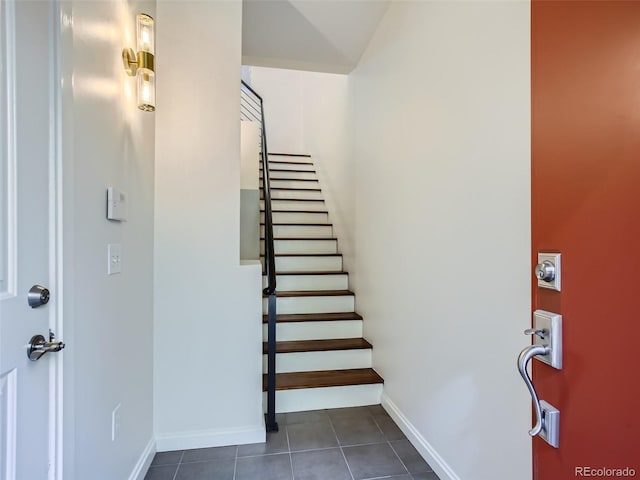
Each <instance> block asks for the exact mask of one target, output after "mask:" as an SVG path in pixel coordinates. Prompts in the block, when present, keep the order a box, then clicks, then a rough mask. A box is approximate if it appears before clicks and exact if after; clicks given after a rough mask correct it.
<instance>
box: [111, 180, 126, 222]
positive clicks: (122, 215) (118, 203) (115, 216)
mask: <svg viewBox="0 0 640 480" xmlns="http://www.w3.org/2000/svg"><path fill="white" fill-rule="evenodd" d="M107 218H108V219H109V220H115V221H118V222H122V221H124V220H126V219H127V194H126V193H125V192H123V191H122V190H119V189H117V188H113V187H109V188H107Z"/></svg>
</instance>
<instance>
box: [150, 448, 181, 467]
mask: <svg viewBox="0 0 640 480" xmlns="http://www.w3.org/2000/svg"><path fill="white" fill-rule="evenodd" d="M181 458H182V450H176V451H173V452H158V453H156V456H155V457H153V462H151V465H153V466H157V465H177V464H179V463H180V459H181Z"/></svg>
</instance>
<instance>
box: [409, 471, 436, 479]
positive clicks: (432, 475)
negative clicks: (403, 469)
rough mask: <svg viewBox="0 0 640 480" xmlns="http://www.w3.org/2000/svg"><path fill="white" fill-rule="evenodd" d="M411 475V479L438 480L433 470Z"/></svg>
mask: <svg viewBox="0 0 640 480" xmlns="http://www.w3.org/2000/svg"><path fill="white" fill-rule="evenodd" d="M411 477H412V478H413V480H440V477H439V476H438V475H436V474H435V473H433V472H425V473H414V474H412V475H411Z"/></svg>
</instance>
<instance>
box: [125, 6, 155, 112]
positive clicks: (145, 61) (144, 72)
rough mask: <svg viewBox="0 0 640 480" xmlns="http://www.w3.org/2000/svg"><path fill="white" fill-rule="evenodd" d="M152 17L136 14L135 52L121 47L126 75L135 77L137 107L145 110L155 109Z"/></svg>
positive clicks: (151, 110)
mask: <svg viewBox="0 0 640 480" xmlns="http://www.w3.org/2000/svg"><path fill="white" fill-rule="evenodd" d="M154 33H155V32H154V21H153V18H152V17H150V16H149V15H147V14H145V13H139V14H138V15H137V16H136V36H137V53H134V51H133V50H132V49H131V48H124V49H122V63H123V64H124V70H125V72H127V75H130V76H132V77H133V76H136V77H137V82H136V83H137V84H138V85H137V86H138V88H137V90H138V108H139V109H140V110H144V111H145V112H153V111H155V109H156V80H155V71H154V66H153V54H154V50H155V35H154Z"/></svg>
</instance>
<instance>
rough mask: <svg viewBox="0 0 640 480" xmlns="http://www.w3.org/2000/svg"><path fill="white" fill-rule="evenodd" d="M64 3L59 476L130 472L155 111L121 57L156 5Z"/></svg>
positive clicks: (140, 448) (147, 402) (146, 436)
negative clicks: (115, 264) (117, 197)
mask: <svg viewBox="0 0 640 480" xmlns="http://www.w3.org/2000/svg"><path fill="white" fill-rule="evenodd" d="M61 6H62V10H63V13H64V15H63V16H62V22H63V24H62V28H61V43H60V46H59V47H60V54H61V72H60V73H61V76H62V85H63V91H62V101H61V114H62V125H61V127H62V128H61V131H62V158H63V170H62V172H61V173H62V180H63V188H62V192H60V193H61V194H62V198H63V222H64V223H63V230H64V231H63V240H64V260H63V271H62V273H63V280H64V283H63V285H64V290H63V311H62V318H63V319H64V334H63V337H62V338H63V339H64V341H65V342H66V344H67V348H66V349H65V351H64V356H63V358H64V411H65V418H64V421H65V429H64V455H65V458H64V460H65V461H64V467H65V471H64V478H69V479H85V478H91V479H95V480H113V479H126V478H129V476H130V475H131V474H132V473H134V472H136V471H140V470H141V469H144V465H142V464H141V463H139V462H144V460H145V459H148V456H149V454H150V453H151V449H152V447H153V385H152V382H153V366H152V362H153V342H152V332H153V209H154V205H153V203H154V191H153V190H154V186H153V182H154V179H153V177H154V165H153V161H154V130H155V127H154V124H155V118H154V115H153V114H149V113H145V112H142V111H140V110H138V109H137V107H136V104H135V98H133V95H132V93H133V89H134V86H135V79H133V78H131V77H127V76H126V75H125V74H124V71H123V68H122V62H121V60H120V55H121V50H122V48H123V47H124V46H129V45H131V43H129V42H128V41H127V39H132V38H133V35H134V32H135V23H134V18H135V14H136V13H138V12H139V11H144V12H147V13H149V14H151V15H154V13H155V2H153V1H147V2H139V1H134V2H125V1H116V2H84V1H75V0H70V1H64V2H62V4H61ZM55 18H60V16H59V15H57V14H56V15H55ZM71 19H73V22H71V21H70V20H71ZM40 121H45V117H44V116H41V117H40ZM108 186H116V187H120V188H121V189H123V190H124V191H125V192H127V193H128V198H129V209H128V218H127V221H126V222H122V223H118V222H111V221H108V220H107V219H106V215H105V214H106V189H107V187H108ZM108 243H120V244H121V245H122V259H123V261H122V262H123V263H122V273H121V274H119V275H113V276H107V244H108ZM118 404H120V405H121V408H120V422H119V431H118V436H117V438H116V441H115V442H112V441H111V413H112V411H113V409H114V408H115V407H116V406H117V405H118ZM149 460H150V459H149Z"/></svg>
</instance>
